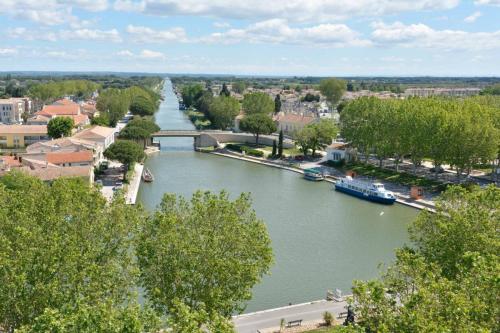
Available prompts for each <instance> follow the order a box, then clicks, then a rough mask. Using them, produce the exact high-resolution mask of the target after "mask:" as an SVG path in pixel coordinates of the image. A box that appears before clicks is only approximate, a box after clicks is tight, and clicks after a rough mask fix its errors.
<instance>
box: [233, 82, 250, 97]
mask: <svg viewBox="0 0 500 333" xmlns="http://www.w3.org/2000/svg"><path fill="white" fill-rule="evenodd" d="M246 88H247V85H246V83H245V81H236V82H233V83H232V84H231V89H232V90H233V91H234V92H236V93H238V94H243V93H244V92H245V89H246Z"/></svg>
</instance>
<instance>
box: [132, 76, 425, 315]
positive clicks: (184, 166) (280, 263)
mask: <svg viewBox="0 0 500 333" xmlns="http://www.w3.org/2000/svg"><path fill="white" fill-rule="evenodd" d="M164 89H165V91H164V92H165V101H164V102H163V103H162V104H161V106H160V110H159V111H158V112H157V114H156V122H157V124H158V125H159V126H160V127H161V128H167V129H183V130H192V129H193V125H192V124H191V122H190V121H189V119H188V118H187V117H186V116H185V114H184V113H183V112H182V111H179V109H178V103H177V98H176V96H175V95H174V93H173V91H172V86H171V83H170V81H169V80H167V81H166V83H165V87H164ZM159 140H160V141H161V147H162V151H161V152H160V153H157V154H152V155H150V156H149V157H148V159H147V161H146V164H145V166H146V167H147V168H149V169H150V170H151V172H152V173H153V174H154V175H155V181H154V182H153V183H149V184H146V183H142V184H141V187H140V190H139V195H138V202H142V203H143V204H144V205H145V206H146V207H147V208H150V209H153V208H154V207H156V205H158V204H159V202H160V201H161V198H162V196H163V194H164V193H165V192H171V193H176V194H180V195H184V196H186V197H190V196H191V194H192V193H193V192H194V191H196V190H198V189H201V190H210V191H220V190H222V189H225V190H227V191H228V192H229V193H230V194H231V196H232V197H236V196H237V195H238V194H239V193H241V192H251V194H252V198H253V201H254V204H253V206H254V208H255V210H256V212H257V215H258V216H259V217H260V218H262V219H263V220H264V221H265V223H266V225H267V227H268V231H269V234H270V236H271V239H272V241H273V244H272V246H273V251H274V254H275V264H274V266H273V268H272V269H271V275H269V276H266V277H264V279H263V281H262V282H261V283H260V284H259V285H257V286H256V287H255V288H254V291H253V299H252V300H251V301H250V302H249V303H248V307H247V312H252V311H258V310H265V309H269V308H274V307H281V306H284V305H288V304H289V303H293V304H297V303H303V302H308V301H311V300H315V299H322V298H324V297H325V294H326V291H327V290H329V289H330V290H333V289H335V288H339V289H341V290H342V291H343V292H344V293H345V294H347V293H349V291H350V287H351V282H352V280H353V279H369V278H373V277H376V276H377V274H378V269H377V265H378V264H379V263H388V262H389V261H390V260H392V259H393V256H394V252H393V250H394V248H396V247H399V246H401V245H403V244H404V243H405V242H407V237H408V236H407V225H408V223H409V222H410V221H411V220H413V219H414V218H415V216H416V214H417V213H418V211H417V210H415V209H413V208H409V207H405V206H402V205H393V206H382V205H378V204H374V203H370V202H366V201H363V200H358V199H356V198H353V197H350V196H346V195H343V194H341V193H337V192H335V191H334V190H333V189H332V184H330V183H327V182H319V183H313V182H309V181H306V180H304V179H302V177H301V175H299V174H297V173H294V172H289V171H284V170H281V169H276V168H270V167H267V166H262V165H258V164H255V163H247V162H242V161H239V160H234V159H230V158H224V157H220V156H216V155H212V154H203V153H197V152H195V151H194V150H193V138H161V139H159Z"/></svg>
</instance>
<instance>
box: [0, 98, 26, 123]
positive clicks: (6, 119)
mask: <svg viewBox="0 0 500 333" xmlns="http://www.w3.org/2000/svg"><path fill="white" fill-rule="evenodd" d="M25 107H26V102H25V101H24V100H23V99H21V98H8V99H0V123H3V124H21V123H22V122H23V117H22V115H23V114H24V113H25V111H26V110H25Z"/></svg>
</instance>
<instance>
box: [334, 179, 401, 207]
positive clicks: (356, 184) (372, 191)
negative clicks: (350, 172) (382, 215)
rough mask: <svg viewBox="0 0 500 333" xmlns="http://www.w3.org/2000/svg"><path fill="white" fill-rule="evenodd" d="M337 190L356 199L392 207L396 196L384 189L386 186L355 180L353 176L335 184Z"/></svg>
mask: <svg viewBox="0 0 500 333" xmlns="http://www.w3.org/2000/svg"><path fill="white" fill-rule="evenodd" d="M335 190H337V191H339V192H344V193H347V194H350V195H353V196H355V197H358V198H361V199H365V200H369V201H374V202H379V203H383V204H388V205H392V204H393V203H394V201H396V196H395V195H394V193H392V192H391V191H388V190H386V189H385V188H384V184H381V183H370V182H364V181H361V180H355V179H353V178H352V177H351V176H347V177H343V178H340V179H339V180H337V182H336V183H335Z"/></svg>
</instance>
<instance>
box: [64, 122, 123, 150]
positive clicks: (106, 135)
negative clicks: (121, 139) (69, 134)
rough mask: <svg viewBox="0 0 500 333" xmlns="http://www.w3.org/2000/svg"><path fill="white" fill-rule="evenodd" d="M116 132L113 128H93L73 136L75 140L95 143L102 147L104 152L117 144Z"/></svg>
mask: <svg viewBox="0 0 500 333" xmlns="http://www.w3.org/2000/svg"><path fill="white" fill-rule="evenodd" d="M115 132H116V130H115V129H114V128H111V127H104V126H92V127H90V128H87V129H84V130H83V131H81V132H78V133H76V134H75V135H73V138H75V139H80V140H86V141H92V142H95V143H97V144H98V145H100V146H101V147H102V150H103V151H104V150H106V148H108V147H109V146H110V145H111V144H112V143H113V142H115Z"/></svg>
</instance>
